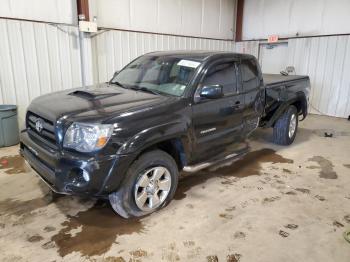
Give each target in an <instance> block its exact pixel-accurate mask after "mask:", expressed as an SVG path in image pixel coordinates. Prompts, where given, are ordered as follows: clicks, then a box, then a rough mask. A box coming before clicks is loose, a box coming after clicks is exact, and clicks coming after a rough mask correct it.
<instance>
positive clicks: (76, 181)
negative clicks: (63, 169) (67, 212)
mask: <svg viewBox="0 0 350 262" xmlns="http://www.w3.org/2000/svg"><path fill="white" fill-rule="evenodd" d="M68 179H69V181H70V184H71V185H73V186H76V187H83V186H85V185H86V184H87V183H88V182H89V181H90V175H89V173H88V172H87V171H86V170H84V169H81V168H73V169H72V170H71V171H70V172H69V174H68Z"/></svg>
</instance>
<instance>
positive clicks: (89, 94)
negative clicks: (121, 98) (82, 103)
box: [68, 90, 120, 100]
mask: <svg viewBox="0 0 350 262" xmlns="http://www.w3.org/2000/svg"><path fill="white" fill-rule="evenodd" d="M68 95H71V96H77V97H81V98H85V99H87V100H95V99H104V98H108V97H111V96H116V95H120V93H111V92H103V91H97V90H94V91H88V90H86V91H85V90H77V91H74V92H71V93H69V94H68Z"/></svg>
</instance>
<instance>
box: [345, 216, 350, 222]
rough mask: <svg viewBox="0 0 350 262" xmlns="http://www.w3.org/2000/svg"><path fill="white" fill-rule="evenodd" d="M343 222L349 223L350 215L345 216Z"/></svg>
mask: <svg viewBox="0 0 350 262" xmlns="http://www.w3.org/2000/svg"><path fill="white" fill-rule="evenodd" d="M344 220H345V221H346V223H350V215H345V216H344Z"/></svg>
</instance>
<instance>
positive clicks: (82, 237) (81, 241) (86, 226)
mask: <svg viewBox="0 0 350 262" xmlns="http://www.w3.org/2000/svg"><path fill="white" fill-rule="evenodd" d="M62 226H63V228H62V229H61V230H60V231H59V232H58V233H57V234H56V235H54V236H53V237H52V238H51V240H52V241H54V242H55V243H56V246H57V248H58V253H59V254H60V256H62V257H64V256H66V255H68V254H70V253H72V252H80V253H81V254H82V255H83V256H94V255H102V254H104V253H106V252H107V251H108V250H109V249H110V248H111V246H112V245H113V243H117V242H116V240H117V238H118V236H122V235H130V234H133V233H141V232H143V231H144V225H143V224H142V222H141V221H140V220H139V219H123V218H121V217H120V216H118V215H116V214H115V213H114V212H113V210H112V208H111V207H110V206H109V205H108V204H107V203H106V202H104V201H98V202H96V204H95V205H94V206H93V207H92V208H90V209H88V210H86V211H82V212H79V213H78V214H77V215H75V216H68V220H67V221H65V222H63V223H62ZM78 228H81V231H80V232H78V233H76V234H75V235H74V236H72V235H71V234H70V232H71V231H72V230H74V229H78Z"/></svg>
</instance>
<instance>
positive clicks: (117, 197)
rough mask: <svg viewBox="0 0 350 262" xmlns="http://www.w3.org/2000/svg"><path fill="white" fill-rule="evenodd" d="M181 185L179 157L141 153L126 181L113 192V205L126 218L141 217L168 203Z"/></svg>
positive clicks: (156, 151) (128, 172) (159, 152)
mask: <svg viewBox="0 0 350 262" xmlns="http://www.w3.org/2000/svg"><path fill="white" fill-rule="evenodd" d="M177 184H178V168H177V165H176V162H175V160H174V159H173V158H172V157H171V156H170V155H169V154H167V153H166V152H164V151H161V150H154V151H150V152H146V153H144V154H143V155H141V156H140V157H139V158H138V159H137V160H135V162H134V163H133V164H132V165H131V166H130V168H129V170H128V171H127V174H126V180H125V181H124V183H123V184H122V185H121V186H120V189H119V190H118V191H117V192H114V193H112V194H110V196H109V201H110V203H111V206H112V208H113V209H114V210H115V211H116V212H117V213H118V214H119V215H120V216H122V217H124V218H128V217H140V216H144V215H147V214H150V213H152V212H154V211H156V210H159V209H161V208H162V207H164V206H166V205H167V204H168V203H169V202H170V201H171V199H172V198H173V196H174V193H175V190H176V188H177Z"/></svg>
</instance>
